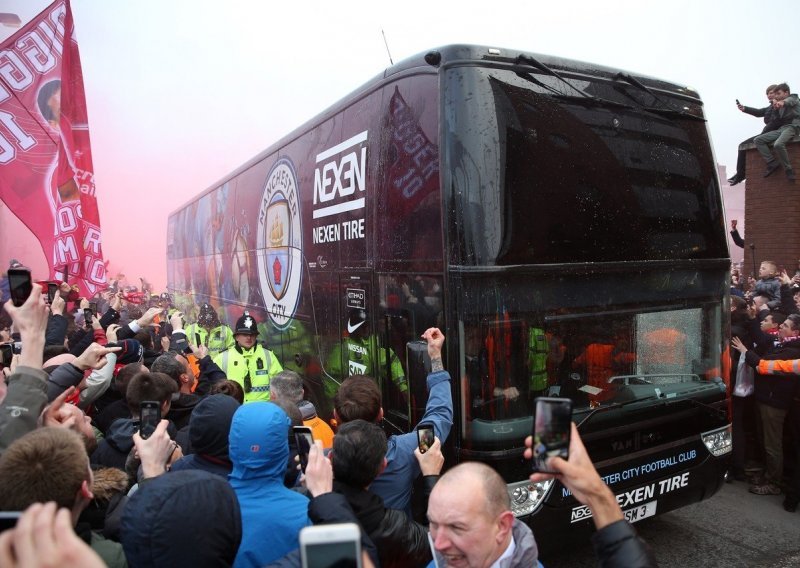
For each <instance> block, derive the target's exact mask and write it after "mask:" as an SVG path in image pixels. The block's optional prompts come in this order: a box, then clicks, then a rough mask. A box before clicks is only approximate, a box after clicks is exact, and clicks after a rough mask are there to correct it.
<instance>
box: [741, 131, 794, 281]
mask: <svg viewBox="0 0 800 568" xmlns="http://www.w3.org/2000/svg"><path fill="white" fill-rule="evenodd" d="M787 148H788V150H789V159H790V161H791V163H792V168H794V171H795V175H797V176H798V178H800V142H798V141H794V142H791V143H790V144H789V145H788V146H787ZM764 169H765V166H764V159H763V158H762V157H761V155H760V154H759V153H758V151H757V150H756V149H755V146H751V149H749V150H747V191H746V192H745V198H744V215H745V219H746V220H747V230H746V232H745V233H744V235H743V237H744V241H745V250H744V272H745V274H747V273H749V272H751V271H752V270H753V261H754V257H755V263H756V274H755V277H756V278H758V264H759V263H760V262H761V261H762V260H774V261H775V262H777V263H778V266H782V267H784V268H786V271H787V272H788V273H789V275H790V276H791V275H793V274H794V270H795V268H796V267H797V261H798V259H800V179H799V180H798V181H797V182H795V183H791V182H789V180H787V179H786V174H785V173H784V172H783V168H779V169H778V171H776V172H775V173H774V174H772V175H771V176H769V177H768V178H763V177H761V176H762V174H763V173H764ZM752 245H755V248H751V247H752Z"/></svg>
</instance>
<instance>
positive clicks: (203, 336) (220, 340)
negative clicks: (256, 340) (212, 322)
mask: <svg viewBox="0 0 800 568" xmlns="http://www.w3.org/2000/svg"><path fill="white" fill-rule="evenodd" d="M184 331H185V332H186V341H188V342H189V344H190V345H194V346H195V347H200V346H201V345H205V346H206V347H208V354H209V355H211V358H212V359H213V358H214V357H216V356H217V355H219V354H220V353H222V352H223V351H225V350H226V349H232V348H233V346H234V345H235V344H236V340H235V339H234V338H233V331H231V328H229V327H228V326H227V325H218V326H217V327H215V328H212V329H211V330H210V331H207V330H206V329H205V328H204V327H202V326H199V325H197V324H196V323H193V324H190V325H187V326H186V329H184ZM198 340H199V342H198Z"/></svg>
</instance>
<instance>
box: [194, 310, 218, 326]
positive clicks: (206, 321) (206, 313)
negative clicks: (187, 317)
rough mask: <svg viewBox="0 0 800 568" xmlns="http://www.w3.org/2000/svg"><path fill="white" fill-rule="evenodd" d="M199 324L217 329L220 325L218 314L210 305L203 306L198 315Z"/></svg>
mask: <svg viewBox="0 0 800 568" xmlns="http://www.w3.org/2000/svg"><path fill="white" fill-rule="evenodd" d="M197 323H198V324H200V325H201V326H203V327H216V326H218V325H219V318H218V317H217V312H215V311H214V308H212V307H211V306H210V305H209V304H203V305H202V307H201V308H200V313H199V314H198V315H197Z"/></svg>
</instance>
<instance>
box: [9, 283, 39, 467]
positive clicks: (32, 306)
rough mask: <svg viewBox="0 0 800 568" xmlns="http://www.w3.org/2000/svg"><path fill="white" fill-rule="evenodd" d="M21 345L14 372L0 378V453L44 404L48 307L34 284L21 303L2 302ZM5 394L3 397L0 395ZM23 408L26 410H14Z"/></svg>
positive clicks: (32, 423)
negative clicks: (22, 347)
mask: <svg viewBox="0 0 800 568" xmlns="http://www.w3.org/2000/svg"><path fill="white" fill-rule="evenodd" d="M4 309H5V310H6V313H8V315H9V316H10V317H11V321H12V323H13V324H14V328H15V329H16V330H17V332H19V335H20V340H21V342H22V344H23V345H24V346H25V348H24V349H23V350H22V353H20V354H19V355H18V356H17V357H18V359H17V366H16V368H15V369H14V373H12V374H11V375H10V376H8V379H7V381H3V380H0V399H2V400H1V401H0V453H2V452H3V451H4V450H5V449H6V448H7V447H8V446H9V445H10V444H11V443H12V442H13V441H14V440H16V439H17V438H19V437H20V436H22V435H24V434H26V433H27V432H30V431H31V430H33V429H35V428H36V426H37V420H38V418H39V414H41V412H42V410H43V409H44V407H45V405H46V404H47V394H46V393H47V379H48V377H47V373H45V372H44V371H43V370H42V363H43V362H44V361H43V355H42V353H43V351H44V346H45V330H46V329H47V319H48V307H47V303H46V302H45V298H44V295H43V293H42V288H41V287H40V286H34V287H33V288H32V290H31V293H30V295H29V296H28V298H27V299H26V300H25V302H24V303H23V304H22V305H21V306H14V305H13V304H12V303H11V302H6V303H5V305H4ZM3 395H5V396H3ZM15 408H27V409H28V412H15V411H14V409H15Z"/></svg>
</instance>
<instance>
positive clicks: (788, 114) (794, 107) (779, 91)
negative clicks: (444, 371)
mask: <svg viewBox="0 0 800 568" xmlns="http://www.w3.org/2000/svg"><path fill="white" fill-rule="evenodd" d="M772 107H773V108H774V109H775V110H776V111H777V112H778V118H779V119H780V120H781V121H782V125H781V126H780V127H779V128H778V129H777V130H772V131H770V132H765V133H764V134H761V135H759V136H756V137H755V139H754V140H753V142H754V143H755V145H756V149H757V150H758V152H759V153H760V154H761V157H762V158H764V161H765V162H766V164H767V169H766V170H764V177H768V176H770V175H772V174H773V172H775V170H777V169H778V168H779V167H781V166H783V171H784V172H786V179H788V180H789V181H790V182H794V180H795V175H794V170H793V169H792V164H791V163H790V162H789V153H788V152H787V151H786V143H787V142H789V141H790V140H791V139H792V138H794V137H795V136H797V134H798V133H800V99H798V98H797V95H793V94H791V93H790V91H789V85H787V84H786V83H781V84H780V85H777V86H776V87H775V98H774V99H773V101H772ZM770 144H772V147H773V149H774V150H775V154H776V155H777V158H778V159H777V160H776V159H775V156H773V155H772V152H771V151H770V149H769V145H770Z"/></svg>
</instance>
